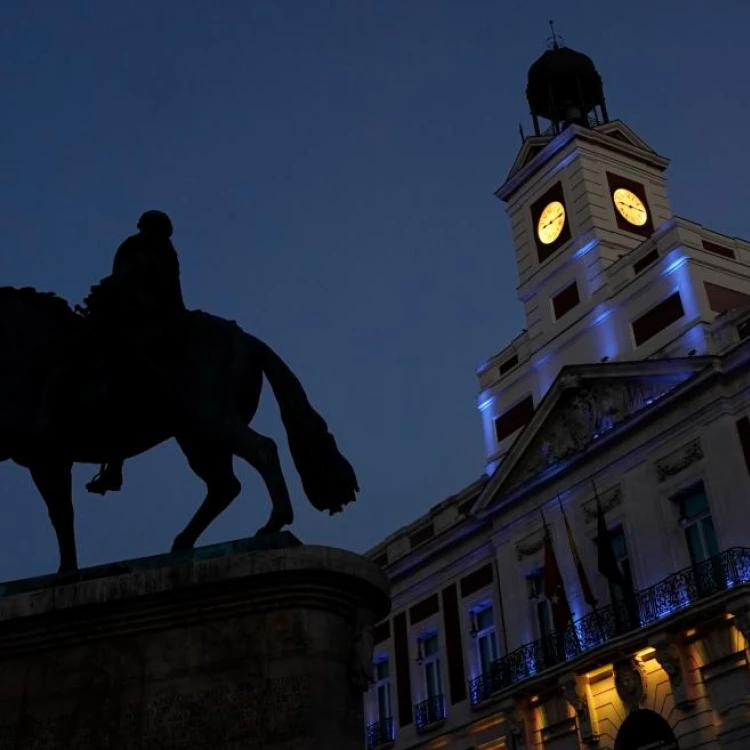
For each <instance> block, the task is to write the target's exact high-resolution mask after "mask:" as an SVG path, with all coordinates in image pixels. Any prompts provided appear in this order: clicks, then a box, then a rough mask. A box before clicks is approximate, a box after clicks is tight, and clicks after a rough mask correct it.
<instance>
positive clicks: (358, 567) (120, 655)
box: [0, 534, 390, 750]
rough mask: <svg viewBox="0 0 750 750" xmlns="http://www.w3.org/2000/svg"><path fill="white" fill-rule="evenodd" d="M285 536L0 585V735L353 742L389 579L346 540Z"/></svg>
mask: <svg viewBox="0 0 750 750" xmlns="http://www.w3.org/2000/svg"><path fill="white" fill-rule="evenodd" d="M298 545H299V542H297V541H296V540H295V539H294V537H292V536H291V534H279V535H276V536H275V537H269V538H266V539H262V540H258V541H257V542H256V541H255V540H241V541H239V542H233V543H230V544H227V545H216V546H213V547H204V548H200V549H197V550H194V551H192V552H190V553H185V554H182V555H173V556H169V555H161V556H158V557H151V558H143V559H141V560H134V561H131V562H127V563H122V564H116V565H110V566H102V567H100V568H90V569H88V570H84V571H82V572H81V573H80V574H78V575H77V576H76V577H75V579H71V580H69V581H67V582H60V581H55V579H54V578H52V577H45V578H38V579H33V580H28V581H17V582H14V583H9V584H4V585H0V750H16V748H27V749H28V750H277V749H278V750H281V749H282V748H283V749H284V750H320V748H327V747H330V748H336V750H349V749H350V748H351V749H352V750H354V748H357V750H359V749H361V748H362V747H363V746H364V719H363V707H362V689H363V686H364V685H365V684H366V679H367V676H368V669H369V666H370V659H371V657H372V629H371V626H372V624H373V622H377V621H378V620H380V619H382V618H383V617H385V616H386V614H387V613H388V609H389V606H390V604H389V598H388V583H387V580H386V578H385V576H384V575H383V574H382V572H381V571H380V570H379V569H378V568H377V567H375V566H374V565H372V564H371V563H368V562H367V561H365V560H364V559H363V558H362V557H360V556H359V555H355V554H353V553H351V552H345V551H343V550H338V549H332V548H328V547H307V546H298ZM259 547H260V549H259Z"/></svg>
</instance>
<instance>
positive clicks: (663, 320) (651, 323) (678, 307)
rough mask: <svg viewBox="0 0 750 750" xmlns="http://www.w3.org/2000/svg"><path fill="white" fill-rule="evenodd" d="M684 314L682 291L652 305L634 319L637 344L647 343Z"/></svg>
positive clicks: (634, 335)
mask: <svg viewBox="0 0 750 750" xmlns="http://www.w3.org/2000/svg"><path fill="white" fill-rule="evenodd" d="M684 314H685V310H684V309H683V307H682V300H681V299H680V293H679V292H675V293H674V294H671V295H670V296H669V297H667V298H666V299H665V300H664V301H663V302H660V303H659V304H658V305H656V307H652V308H651V309H650V310H649V311H648V312H647V313H644V314H643V315H641V317H640V318H637V319H636V320H634V321H633V323H632V326H633V337H634V339H635V345H636V346H640V345H641V344H643V343H645V342H646V341H648V340H649V339H650V338H652V337H654V336H656V334H657V333H659V332H660V331H663V330H664V329H665V328H666V327H667V326H668V325H670V323H674V322H675V321H676V320H679V319H680V318H681V317H682V316H683V315H684Z"/></svg>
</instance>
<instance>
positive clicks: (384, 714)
mask: <svg viewBox="0 0 750 750" xmlns="http://www.w3.org/2000/svg"><path fill="white" fill-rule="evenodd" d="M373 677H374V680H375V684H374V685H373V688H374V690H375V695H376V697H377V704H378V721H382V722H384V721H386V720H387V719H390V718H391V717H392V716H393V706H392V703H391V675H390V670H389V666H388V659H386V658H382V659H376V660H375V662H373Z"/></svg>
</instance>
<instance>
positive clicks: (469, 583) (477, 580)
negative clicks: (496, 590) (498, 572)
mask: <svg viewBox="0 0 750 750" xmlns="http://www.w3.org/2000/svg"><path fill="white" fill-rule="evenodd" d="M491 583H492V565H491V564H489V565H485V566H484V567H483V568H479V570H475V571H474V572H473V573H469V575H467V576H465V577H464V578H462V579H461V596H469V595H470V594H473V593H474V592H475V591H479V589H482V588H484V587H485V586H489V585H490V584H491Z"/></svg>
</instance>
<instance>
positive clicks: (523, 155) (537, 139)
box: [505, 135, 552, 182]
mask: <svg viewBox="0 0 750 750" xmlns="http://www.w3.org/2000/svg"><path fill="white" fill-rule="evenodd" d="M551 140H552V136H551V135H532V136H530V137H529V138H526V139H524V142H523V146H521V150H520V151H519V152H518V155H517V156H516V158H515V161H514V162H513V166H511V168H510V172H508V176H507V177H506V178H505V180H506V182H507V181H508V180H509V179H510V178H511V177H513V175H514V174H516V173H517V172H520V171H521V170H522V169H523V168H524V167H525V166H526V165H527V164H528V163H529V162H530V161H531V160H532V159H533V158H534V157H535V156H536V155H537V154H538V153H539V152H540V151H542V149H543V148H544V147H545V146H546V145H547V144H548V143H549V142H550V141H551Z"/></svg>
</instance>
